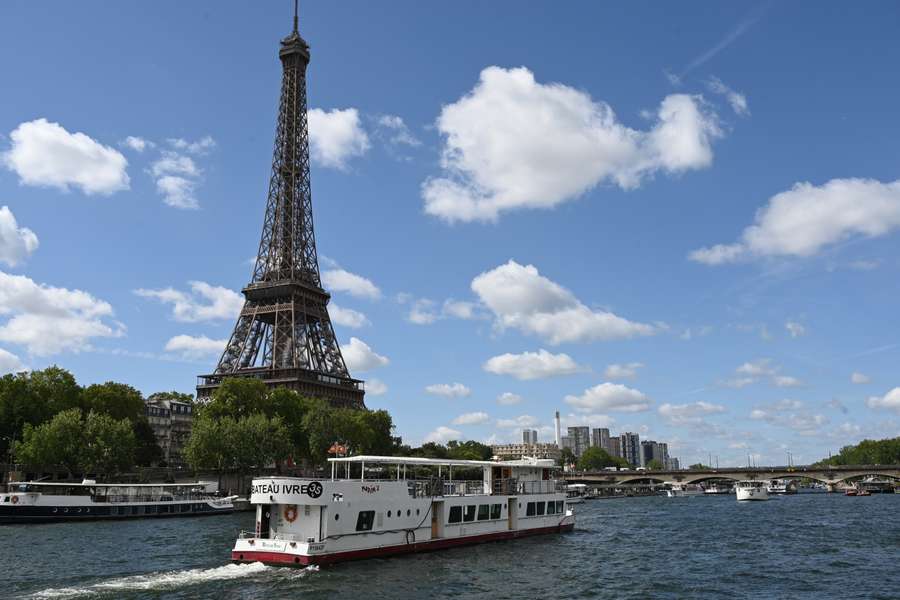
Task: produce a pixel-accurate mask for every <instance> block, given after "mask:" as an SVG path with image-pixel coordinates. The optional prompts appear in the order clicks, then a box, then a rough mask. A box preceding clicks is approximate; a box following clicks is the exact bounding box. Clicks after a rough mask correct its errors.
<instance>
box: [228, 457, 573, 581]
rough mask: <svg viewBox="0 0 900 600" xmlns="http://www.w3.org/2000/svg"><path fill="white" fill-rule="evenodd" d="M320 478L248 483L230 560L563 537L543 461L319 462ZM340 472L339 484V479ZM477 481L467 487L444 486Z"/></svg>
mask: <svg viewBox="0 0 900 600" xmlns="http://www.w3.org/2000/svg"><path fill="white" fill-rule="evenodd" d="M329 461H330V462H331V466H332V471H331V478H330V479H327V478H326V479H319V480H316V479H307V478H295V477H263V478H259V479H254V480H253V487H252V493H251V496H250V502H251V504H254V505H256V528H255V531H252V532H242V533H241V534H240V536H239V537H238V539H237V540H236V541H235V544H234V548H233V549H232V551H231V559H232V560H233V561H235V562H239V563H248V562H256V561H260V562H263V563H266V564H272V565H283V566H303V565H311V564H327V563H334V562H340V561H346V560H353V559H359V558H368V557H375V556H389V555H394V554H404V553H411V552H424V551H428V550H437V549H441V548H449V547H453V546H463V545H468V544H477V543H482V542H488V541H493V540H506V539H513V538H518V537H522V536H531V535H538V534H549V533H559V532H564V531H571V530H572V529H573V528H574V527H575V514H574V513H573V512H572V511H571V510H569V509H567V508H566V488H565V482H564V481H561V480H557V479H555V478H554V477H553V474H554V471H555V469H556V468H557V467H556V465H555V462H554V461H553V460H547V459H522V460H516V461H506V462H496V461H477V460H440V459H431V458H418V457H415V458H403V457H396V456H353V457H346V458H332V459H329ZM338 471H344V473H345V477H339V476H338ZM475 472H478V478H477V479H460V478H456V479H454V473H457V474H463V476H464V477H467V476H469V475H474V473H475Z"/></svg>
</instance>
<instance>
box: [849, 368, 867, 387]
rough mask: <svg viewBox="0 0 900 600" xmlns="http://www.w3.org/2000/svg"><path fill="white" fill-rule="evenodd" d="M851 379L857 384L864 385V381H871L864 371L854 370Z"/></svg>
mask: <svg viewBox="0 0 900 600" xmlns="http://www.w3.org/2000/svg"><path fill="white" fill-rule="evenodd" d="M850 381H851V382H852V383H855V384H857V385H862V384H864V383H869V382H870V381H871V379H870V378H869V376H868V375H866V374H864V373H860V372H858V371H854V372H853V374H852V375H850Z"/></svg>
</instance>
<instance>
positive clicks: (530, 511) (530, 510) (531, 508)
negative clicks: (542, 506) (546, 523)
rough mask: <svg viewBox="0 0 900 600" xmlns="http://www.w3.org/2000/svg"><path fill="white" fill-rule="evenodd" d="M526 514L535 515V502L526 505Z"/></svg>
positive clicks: (527, 515)
mask: <svg viewBox="0 0 900 600" xmlns="http://www.w3.org/2000/svg"><path fill="white" fill-rule="evenodd" d="M525 516H526V517H533V516H534V502H529V503H528V504H526V505H525Z"/></svg>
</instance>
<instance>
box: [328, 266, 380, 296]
mask: <svg viewBox="0 0 900 600" xmlns="http://www.w3.org/2000/svg"><path fill="white" fill-rule="evenodd" d="M322 283H323V284H325V287H326V288H327V289H328V290H329V291H332V292H345V293H347V294H350V295H351V296H356V297H358V298H367V299H369V300H377V299H379V298H381V290H379V289H378V286H377V285H375V284H374V283H372V281H371V280H369V279H366V278H365V277H363V276H362V275H357V274H356V273H351V272H350V271H346V270H344V269H329V270H327V271H323V272H322Z"/></svg>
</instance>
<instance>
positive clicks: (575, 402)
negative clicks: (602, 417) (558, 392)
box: [565, 383, 653, 412]
mask: <svg viewBox="0 0 900 600" xmlns="http://www.w3.org/2000/svg"><path fill="white" fill-rule="evenodd" d="M565 400H566V402H567V403H568V404H571V405H572V406H573V407H575V409H576V410H579V411H582V412H592V411H619V412H640V411H645V410H649V409H650V404H651V403H652V402H653V401H652V400H650V398H648V397H647V396H646V394H644V393H643V392H640V391H638V390H635V389H632V388H629V387H626V386H624V385H622V384H620V383H601V384H599V385H595V386H594V387H592V388H588V389H586V390H585V391H584V393H583V394H581V395H580V396H573V395H568V396H566V398H565Z"/></svg>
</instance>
